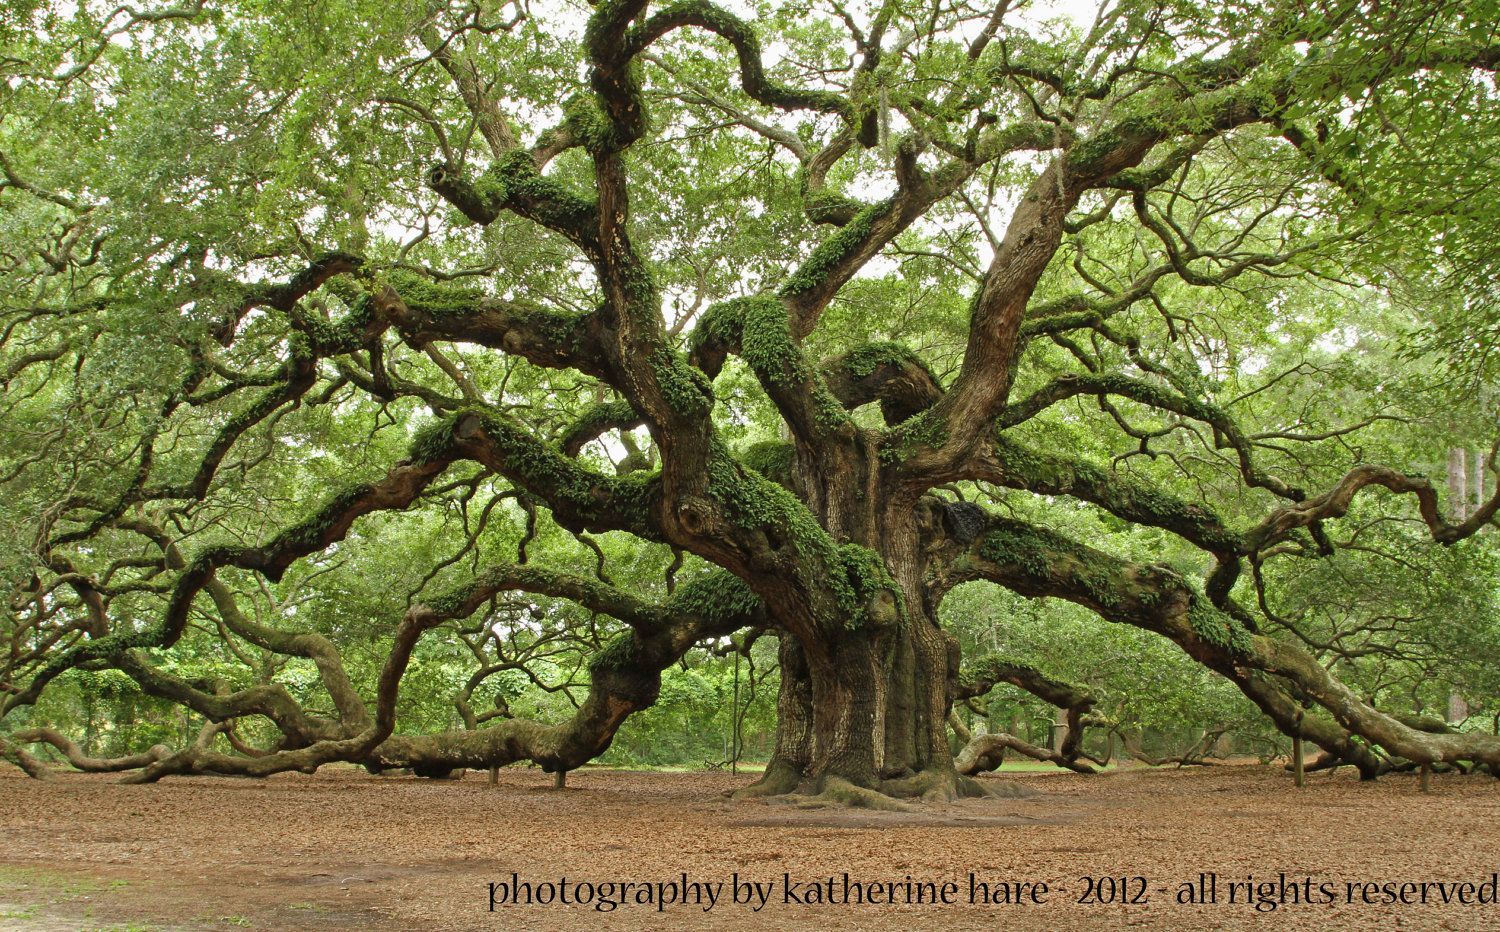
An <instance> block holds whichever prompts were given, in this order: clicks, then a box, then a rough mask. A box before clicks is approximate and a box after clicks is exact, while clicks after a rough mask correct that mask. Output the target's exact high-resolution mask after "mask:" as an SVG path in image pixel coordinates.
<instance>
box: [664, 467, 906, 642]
mask: <svg viewBox="0 0 1500 932" xmlns="http://www.w3.org/2000/svg"><path fill="white" fill-rule="evenodd" d="M707 495H708V497H709V498H710V499H711V500H712V504H713V506H714V507H713V508H712V510H710V509H709V508H707V507H705V508H701V509H700V508H694V513H693V515H692V516H691V517H692V520H691V522H690V523H691V524H692V525H693V527H694V529H695V530H694V534H695V537H696V538H697V540H696V541H695V543H694V546H695V547H697V548H698V549H699V550H700V551H701V553H702V555H704V556H706V557H709V558H712V559H715V560H716V561H722V563H723V565H734V566H737V567H738V568H739V569H740V571H741V572H742V575H743V576H744V578H746V579H747V580H751V582H752V583H753V585H754V586H755V589H756V591H757V592H759V593H760V595H761V596H762V597H763V598H764V599H765V600H766V601H767V604H768V605H769V606H770V608H771V610H772V612H773V613H774V614H775V615H776V618H777V620H778V621H779V622H780V623H781V624H783V625H784V626H785V627H786V628H787V630H789V631H791V632H792V633H793V634H795V635H796V636H797V637H799V638H801V639H803V640H804V642H805V643H808V644H811V645H817V646H820V647H826V646H827V644H828V642H829V638H830V637H837V635H838V634H839V633H840V632H844V631H847V630H849V629H851V628H860V627H863V626H866V625H874V626H883V625H886V624H890V623H891V622H892V621H893V620H894V617H895V616H896V615H899V613H900V612H901V611H902V610H903V606H902V602H901V595H900V587H899V586H897V584H896V583H895V582H894V580H893V579H892V578H891V576H890V574H889V572H888V571H887V570H886V567H885V564H884V562H883V561H882V560H881V558H880V556H879V555H878V554H876V553H875V552H874V551H871V550H869V549H867V548H865V547H862V546H859V545H858V544H852V543H851V544H842V545H841V544H839V543H838V541H836V540H835V539H834V538H833V537H832V535H830V534H829V533H828V531H827V530H826V529H825V528H823V527H822V526H821V525H820V524H819V523H818V520H817V519H816V518H815V517H814V516H813V514H812V512H811V511H809V510H808V508H807V506H806V505H805V504H803V502H802V501H801V500H800V499H798V498H797V496H796V495H794V494H793V493H791V492H789V491H788V490H786V489H785V488H782V487H781V486H780V485H777V484H776V483H774V482H773V481H771V480H770V479H767V478H765V477H764V476H762V475H761V474H760V473H758V472H756V471H754V470H752V469H746V468H745V467H744V466H742V465H741V464H740V463H739V462H738V461H737V460H736V459H735V458H734V456H733V454H731V453H730V452H729V450H727V449H726V448H724V447H723V446H722V445H721V444H719V443H717V442H716V443H715V444H714V447H713V453H712V457H711V459H710V462H709V467H708V487H707ZM705 504H706V503H705ZM715 548H717V549H715ZM809 649H810V650H811V649H817V648H816V647H809Z"/></svg>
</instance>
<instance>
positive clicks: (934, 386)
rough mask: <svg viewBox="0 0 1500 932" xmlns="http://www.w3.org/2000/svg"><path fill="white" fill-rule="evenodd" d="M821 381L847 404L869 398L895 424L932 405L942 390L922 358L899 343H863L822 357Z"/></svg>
mask: <svg viewBox="0 0 1500 932" xmlns="http://www.w3.org/2000/svg"><path fill="white" fill-rule="evenodd" d="M822 370H823V381H824V382H825V383H826V384H827V385H828V390H829V391H830V392H832V393H833V396H834V397H835V398H837V399H838V400H839V401H840V402H841V403H842V404H843V405H844V406H845V407H847V408H857V407H859V406H860V405H863V404H868V403H869V402H872V401H878V402H879V403H880V412H881V414H882V415H883V416H884V418H885V422H886V424H888V425H891V426H893V427H894V426H895V425H897V424H900V423H901V422H903V421H905V420H907V419H909V418H912V417H915V416H916V415H917V414H920V413H921V412H922V411H925V410H926V409H928V408H930V407H932V405H933V404H935V403H936V402H937V400H938V398H940V397H941V396H942V394H943V388H942V386H941V385H940V384H938V380H937V376H936V375H934V374H933V372H932V369H931V367H929V366H928V365H927V363H926V361H925V360H923V359H922V358H921V357H920V356H918V355H917V354H916V353H914V352H912V351H911V350H910V349H909V348H907V347H905V346H903V345H901V344H899V343H866V344H864V345H862V346H857V347H855V348H854V349H852V350H850V351H848V352H847V353H844V354H842V355H840V356H836V357H834V358H832V359H829V360H826V361H824V363H823V366H822Z"/></svg>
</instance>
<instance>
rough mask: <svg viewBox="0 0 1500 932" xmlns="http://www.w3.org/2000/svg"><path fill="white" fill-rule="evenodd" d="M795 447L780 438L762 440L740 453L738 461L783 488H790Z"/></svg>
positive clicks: (795, 452)
mask: <svg viewBox="0 0 1500 932" xmlns="http://www.w3.org/2000/svg"><path fill="white" fill-rule="evenodd" d="M796 454H797V451H796V447H795V446H794V445H793V444H790V443H786V442H784V441H781V440H763V441H761V442H759V443H754V444H751V445H750V446H749V447H747V448H746V449H745V450H744V451H743V452H741V453H740V462H741V463H743V464H744V465H745V466H747V467H749V468H750V469H753V470H755V471H756V472H758V473H760V474H761V475H762V476H765V477H766V478H767V479H770V480H771V481H772V482H774V483H776V484H777V485H779V486H781V487H782V488H784V489H791V488H792V466H793V463H794V461H795V458H796Z"/></svg>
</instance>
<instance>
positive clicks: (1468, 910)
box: [0, 765, 1500, 932]
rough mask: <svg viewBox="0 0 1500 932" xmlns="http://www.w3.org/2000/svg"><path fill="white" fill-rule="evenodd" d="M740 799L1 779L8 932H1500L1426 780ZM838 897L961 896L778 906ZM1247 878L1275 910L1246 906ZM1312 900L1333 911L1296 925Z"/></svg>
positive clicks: (1, 925) (1472, 834) (702, 794)
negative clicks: (873, 890)
mask: <svg viewBox="0 0 1500 932" xmlns="http://www.w3.org/2000/svg"><path fill="white" fill-rule="evenodd" d="M748 779H749V778H747V777H744V776H741V777H732V776H729V775H727V774H724V775H720V774H680V773H624V772H613V771H604V770H585V771H582V772H577V773H574V774H572V775H570V778H569V786H568V788H567V789H566V790H563V791H560V792H559V791H555V790H553V789H551V778H550V777H549V776H547V775H545V774H542V773H541V772H539V771H536V770H525V769H516V770H510V771H506V772H504V773H502V775H501V782H500V784H499V785H498V786H490V785H489V784H488V782H487V780H486V779H485V775H483V774H479V773H470V774H469V775H468V777H467V778H466V779H464V780H461V781H450V782H433V781H427V780H421V779H417V778H410V777H372V776H368V775H366V774H364V773H363V772H362V771H355V770H328V771H325V772H322V773H319V774H317V775H315V776H303V775H297V774H287V775H282V776H278V777H275V778H272V779H270V780H266V781H250V780H230V779H214V778H192V779H169V780H167V781H164V782H162V783H160V784H158V785H155V786H122V785H120V784H118V783H115V782H113V778H111V777H107V776H90V775H81V774H68V775H63V776H60V777H58V778H57V779H53V780H49V781H33V780H28V779H26V778H25V777H24V776H23V775H21V774H20V772H19V771H16V770H13V769H6V770H0V929H7V930H8V929H17V930H60V929H79V928H90V929H95V928H97V929H134V930H143V929H158V930H164V932H166V930H184V929H231V928H256V929H455V930H459V929H463V930H467V929H559V928H576V927H587V928H606V929H610V928H621V929H624V928H630V929H635V928H680V927H690V928H697V927H713V928H752V929H761V928H764V929H773V928H774V929H783V928H786V929H809V930H819V932H823V930H832V929H906V928H918V929H922V928H960V929H989V928H994V929H1006V930H1017V929H1112V928H1118V927H1124V926H1132V925H1135V926H1144V927H1149V928H1156V929H1162V928H1166V929H1178V928H1183V929H1186V928H1195V929H1196V928H1209V929H1214V928H1225V929H1239V928H1250V927H1260V926H1265V927H1276V928H1280V929H1288V928H1294V929H1331V928H1337V929H1365V928H1368V929H1377V928H1379V929H1393V928H1400V929H1462V930H1478V929H1500V904H1494V903H1493V902H1491V903H1487V904H1475V903H1470V904H1467V905H1466V904H1462V903H1459V902H1456V901H1455V902H1451V903H1449V904H1447V905H1442V904H1441V903H1440V902H1436V901H1440V900H1441V899H1442V897H1443V896H1444V895H1447V896H1449V897H1450V899H1451V898H1453V897H1456V896H1458V895H1461V894H1462V893H1463V892H1464V890H1463V888H1459V887H1455V886H1452V884H1454V883H1463V882H1473V883H1476V884H1479V883H1480V882H1487V881H1488V880H1489V879H1490V877H1491V875H1492V874H1493V873H1494V872H1496V871H1500V781H1497V780H1494V779H1491V778H1488V777H1459V776H1438V777H1435V778H1434V781H1433V792H1432V793H1431V794H1429V795H1423V794H1421V793H1420V792H1419V791H1418V785H1417V779H1416V778H1415V777H1408V776H1390V777H1385V778H1382V779H1381V780H1380V781H1379V782H1378V783H1376V784H1373V785H1371V784H1361V783H1359V782H1358V781H1357V780H1356V779H1355V776H1354V775H1353V774H1352V773H1337V774H1331V775H1330V774H1313V775H1310V776H1309V785H1308V786H1307V787H1306V788H1305V789H1303V790H1301V791H1298V790H1296V789H1295V788H1293V786H1292V784H1291V779H1290V778H1289V777H1288V776H1286V775H1285V774H1283V773H1281V772H1280V771H1279V770H1277V769H1275V768H1266V767H1259V766H1252V765H1246V766H1228V767H1213V768H1195V769H1186V770H1174V769H1165V770H1147V769H1138V770H1126V771H1120V772H1115V773H1110V774H1107V775H1103V776H1097V777H1082V776H1078V775H1074V774H1065V773H1056V774H1052V773H1016V774H1005V775H1002V776H994V777H987V778H985V779H988V780H1000V781H1006V782H1010V783H1023V784H1025V785H1027V786H1029V787H1032V788H1034V789H1036V790H1038V791H1040V792H1039V795H1035V796H1031V797H1028V798H1022V799H995V800H981V801H967V802H964V803H961V804H954V805H951V806H943V807H927V808H924V809H922V810H921V811H918V812H914V813H883V812H879V813H877V812H865V811H856V810H837V811H833V810H812V811H803V810H799V809H796V808H794V807H791V806H788V805H785V804H776V803H766V802H731V801H729V800H727V799H725V798H723V797H722V796H721V793H722V791H724V790H727V789H730V788H733V787H735V786H739V785H743V784H744V783H746V782H748ZM971 872H972V873H973V874H974V875H975V877H976V879H977V880H978V881H981V882H986V883H988V884H989V885H990V888H991V889H992V890H1001V889H1003V890H1005V891H1006V892H1008V893H1009V894H1010V895H1011V897H1014V895H1015V892H1016V891H1017V890H1018V888H1019V885H1020V884H1031V885H1032V886H1030V887H1026V888H1022V889H1021V896H1022V898H1023V900H1024V902H1022V903H1021V904H1019V905H1017V904H1013V903H1010V904H991V905H970V904H969V903H968V898H969V880H968V878H969V875H970V873H971ZM1210 872H1211V873H1213V874H1215V875H1216V879H1217V883H1216V889H1215V890H1214V893H1215V895H1216V899H1217V902H1214V903H1210V904H1201V905H1180V904H1179V903H1178V902H1177V899H1178V894H1179V892H1180V891H1182V890H1183V889H1185V888H1184V887H1183V885H1184V884H1187V885H1189V886H1190V887H1191V888H1192V889H1193V891H1194V893H1195V894H1196V893H1197V891H1198V889H1199V887H1200V885H1199V879H1200V874H1206V873H1210ZM513 873H514V874H516V875H519V878H520V879H521V880H525V881H530V882H531V883H533V884H534V885H535V884H538V883H552V884H556V883H557V882H558V881H559V880H560V879H561V878H562V877H564V876H566V877H567V878H568V883H569V885H570V889H569V892H568V897H569V899H570V905H566V906H564V905H561V904H559V903H557V902H555V901H554V902H552V903H550V904H548V905H531V906H525V905H522V906H514V905H503V906H498V907H497V908H496V909H495V911H493V912H491V911H490V899H489V897H490V887H489V885H490V884H491V883H492V882H494V883H502V884H505V885H508V884H509V882H510V880H511V877H512V874H513ZM684 873H685V874H686V875H687V880H689V881H694V882H708V883H723V884H725V887H724V888H723V889H722V890H721V891H720V892H719V894H718V899H717V901H716V903H715V905H714V906H713V907H712V908H711V909H709V910H707V911H704V909H703V908H702V905H700V904H698V903H689V904H686V905H683V904H680V903H679V904H676V905H670V906H667V907H666V909H665V911H664V912H659V911H658V907H657V906H656V905H642V904H637V903H636V902H634V899H635V898H636V897H637V896H640V895H642V894H641V891H642V890H645V891H647V892H648V893H649V895H650V896H651V897H652V898H653V899H655V897H656V896H657V891H658V888H657V887H655V886H653V884H656V883H663V884H670V882H672V881H677V882H678V883H680V882H681V880H682V875H683V874H684ZM845 873H847V874H848V875H849V878H850V880H851V881H852V882H854V883H857V884H866V883H869V882H871V881H879V882H895V883H896V884H897V886H896V887H895V888H894V892H895V894H896V896H897V898H898V899H900V898H901V897H902V896H903V895H904V893H905V889H906V888H905V887H904V886H903V884H904V879H905V878H907V877H908V876H909V877H910V878H911V879H912V880H913V881H914V882H922V881H931V882H932V883H933V884H942V883H943V882H948V881H951V882H952V883H953V884H954V885H955V887H954V888H953V889H954V891H955V892H954V894H953V898H954V899H956V900H957V901H958V902H956V903H955V904H953V905H941V904H939V905H929V904H922V905H911V906H906V905H898V906H885V905H880V906H871V905H823V906H818V905H802V904H801V903H800V902H790V903H789V902H786V899H787V890H786V884H787V883H788V880H789V882H790V883H791V884H795V885H797V886H795V887H792V888H791V889H792V896H793V899H795V900H798V901H800V900H804V899H808V898H810V897H811V896H813V893H812V889H811V887H812V885H813V884H819V885H820V886H822V889H823V892H824V893H825V895H826V894H827V892H828V891H827V887H826V885H825V884H826V881H827V878H830V877H831V878H833V880H834V890H833V892H834V895H835V896H842V895H843V886H842V878H843V875H844V874H845ZM735 874H738V876H739V878H740V880H741V883H745V882H747V881H753V882H759V883H762V884H765V885H766V886H765V887H764V888H763V889H765V890H766V891H767V903H766V905H765V906H764V907H762V908H761V909H760V910H759V911H758V912H756V911H752V910H751V908H750V907H749V906H747V905H744V904H735V903H733V902H730V897H731V893H730V892H729V887H728V885H729V884H730V882H731V880H732V878H733V876H734V875H735ZM784 875H785V879H784ZM1282 875H1284V877H1283V876H1282ZM1138 876H1139V877H1144V878H1145V882H1144V886H1145V889H1144V892H1142V891H1141V884H1140V882H1139V881H1136V880H1134V879H1133V878H1135V877H1138ZM1088 877H1094V878H1100V877H1105V878H1109V877H1112V878H1117V879H1116V881H1115V883H1114V884H1112V885H1110V884H1106V885H1105V886H1106V890H1105V892H1106V894H1107V897H1106V898H1109V899H1116V900H1117V899H1120V898H1122V895H1123V898H1125V899H1129V900H1144V902H1135V903H1125V904H1121V903H1118V902H1104V903H1083V904H1081V903H1079V902H1078V899H1079V897H1080V896H1081V895H1083V894H1085V893H1086V892H1087V887H1088V882H1087V881H1086V880H1085V879H1084V878H1088ZM1247 877H1248V878H1249V879H1250V880H1251V882H1252V883H1256V884H1261V883H1268V884H1269V885H1268V886H1258V887H1254V888H1252V889H1251V890H1250V891H1246V889H1245V888H1244V886H1243V884H1244V882H1245V881H1246V879H1247ZM1120 878H1123V883H1122V882H1121V880H1120ZM1204 881H1205V883H1204V889H1205V890H1206V889H1207V881H1208V878H1204ZM624 882H629V883H631V884H633V885H645V886H632V887H630V888H623V889H624V891H625V899H627V900H629V901H630V902H626V903H625V904H624V905H620V906H618V908H616V909H614V910H613V911H609V912H600V911H598V910H596V909H595V908H594V906H593V905H585V906H578V905H571V900H572V899H573V898H575V897H577V896H579V895H580V893H581V892H582V891H584V890H586V889H587V888H583V887H579V886H578V884H580V883H584V884H587V885H590V886H591V887H592V888H593V889H592V893H591V896H592V899H593V901H594V903H597V902H598V900H599V898H600V896H601V895H602V892H603V890H604V889H605V888H604V887H603V884H606V883H613V884H616V886H615V887H614V888H613V891H614V892H613V893H612V894H611V895H612V896H613V897H614V898H615V899H618V898H619V893H620V892H621V891H622V888H620V887H619V886H618V885H619V884H620V883H624ZM1232 882H1233V883H1238V884H1239V885H1240V886H1238V887H1236V888H1235V889H1234V890H1233V891H1231V889H1230V887H1229V884H1230V883H1232ZM1422 882H1427V883H1428V884H1429V886H1428V887H1427V888H1426V891H1425V893H1426V896H1427V898H1428V900H1429V903H1428V905H1426V906H1423V905H1420V904H1418V903H1415V902H1412V903H1409V904H1406V905H1403V904H1400V903H1391V904H1387V903H1385V902H1383V901H1385V900H1388V899H1392V898H1400V897H1402V896H1403V895H1404V896H1405V897H1406V898H1407V899H1408V900H1416V899H1419V898H1420V895H1421V892H1422V891H1421V888H1420V887H1418V886H1413V887H1410V888H1407V889H1406V890H1405V891H1403V890H1402V888H1401V886H1400V885H1401V884H1403V883H1409V884H1412V885H1418V884H1421V883H1422ZM1437 882H1444V883H1446V884H1448V885H1447V886H1443V887H1439V886H1436V883H1437ZM1038 883H1046V884H1047V885H1048V891H1047V893H1046V894H1044V895H1041V896H1040V898H1041V899H1042V900H1043V902H1042V903H1040V904H1037V903H1034V902H1032V901H1031V899H1030V894H1031V892H1032V891H1035V890H1036V889H1037V888H1036V886H1035V885H1036V884H1038ZM1365 884H1373V885H1374V886H1372V887H1367V886H1365ZM1324 885H1326V886H1324ZM1350 885H1353V886H1352V887H1351V886H1350ZM1382 885H1390V886H1382ZM1111 886H1112V887H1113V891H1110V890H1109V889H1108V888H1109V887H1111ZM1097 887H1098V885H1097V884H1096V889H1097ZM1293 887H1296V888H1298V889H1297V893H1296V894H1293V893H1292V892H1291V888H1293ZM534 889H535V890H537V891H538V892H540V888H536V887H534ZM662 889H663V890H665V889H670V886H668V887H666V888H662ZM700 889H701V888H700ZM554 890H555V888H554ZM1309 890H1310V891H1311V892H1312V893H1313V895H1314V897H1315V898H1316V899H1319V900H1321V899H1322V898H1323V897H1324V891H1330V890H1331V891H1332V895H1333V896H1334V898H1335V899H1336V900H1337V902H1336V903H1335V904H1334V905H1325V904H1323V903H1322V902H1318V903H1315V904H1312V905H1309V904H1306V903H1297V904H1294V903H1293V902H1292V897H1293V896H1294V895H1295V896H1297V897H1298V898H1299V899H1300V898H1301V896H1302V895H1303V894H1304V893H1305V892H1306V891H1309ZM1485 891H1486V888H1485V887H1484V886H1480V887H1479V888H1478V889H1477V890H1469V891H1468V893H1469V898H1470V899H1473V898H1474V897H1475V896H1476V895H1479V894H1484V893H1485ZM914 892H915V891H914ZM1111 892H1112V893H1113V895H1112V896H1108V894H1110V893H1111ZM1246 892H1250V893H1251V894H1252V896H1251V897H1250V899H1251V901H1252V902H1250V903H1247V902H1246V899H1247V898H1246V896H1245V895H1244V894H1245V893H1246ZM502 893H503V890H502ZM1231 893H1233V894H1234V895H1235V901H1234V902H1233V903H1231V902H1230V901H1229V900H1230V896H1231ZM677 895H678V896H679V897H680V896H681V894H677ZM1351 896H1352V898H1353V899H1354V900H1355V902H1354V903H1353V904H1350V903H1348V902H1347V900H1348V899H1349V898H1350V897H1351ZM1366 898H1372V899H1374V900H1375V901H1376V902H1375V905H1366V904H1365V903H1364V902H1363V900H1364V899H1366ZM1256 900H1259V903H1260V905H1259V908H1258V909H1257V907H1256V906H1255V905H1253V904H1254V902H1255V901H1256ZM1283 904H1284V905H1283ZM1272 906H1274V907H1275V908H1274V909H1272V908H1271V907H1272Z"/></svg>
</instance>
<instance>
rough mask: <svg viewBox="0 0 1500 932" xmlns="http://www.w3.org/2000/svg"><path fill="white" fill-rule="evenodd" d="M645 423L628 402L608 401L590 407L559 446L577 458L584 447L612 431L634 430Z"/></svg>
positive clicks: (564, 432)
mask: <svg viewBox="0 0 1500 932" xmlns="http://www.w3.org/2000/svg"><path fill="white" fill-rule="evenodd" d="M643 423H645V418H644V417H642V416H641V413H640V412H639V411H637V410H636V409H635V406H633V405H632V404H631V403H630V402H628V401H606V402H602V403H600V404H596V405H590V406H589V407H588V409H587V410H585V411H584V412H583V414H581V415H579V416H578V419H577V420H576V421H574V422H573V423H572V424H571V425H570V426H569V427H568V429H567V430H565V431H563V435H562V437H561V438H560V439H559V441H558V442H559V444H560V445H561V447H562V451H563V452H564V453H566V454H567V455H568V456H577V455H578V452H579V451H580V450H582V449H583V445H584V444H586V443H588V442H589V441H591V440H597V439H599V436H600V435H601V434H603V433H604V432H606V431H610V430H632V429H634V428H636V427H639V426H641V424H643Z"/></svg>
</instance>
